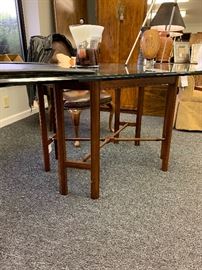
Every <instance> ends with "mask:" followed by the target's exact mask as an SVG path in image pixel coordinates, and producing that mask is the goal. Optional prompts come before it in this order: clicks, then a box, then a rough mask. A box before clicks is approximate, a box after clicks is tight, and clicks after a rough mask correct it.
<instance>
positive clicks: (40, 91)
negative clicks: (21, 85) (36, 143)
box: [38, 85, 50, 172]
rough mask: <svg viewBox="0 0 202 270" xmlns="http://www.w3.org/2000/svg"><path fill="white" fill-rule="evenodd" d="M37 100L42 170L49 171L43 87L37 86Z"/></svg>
mask: <svg viewBox="0 0 202 270" xmlns="http://www.w3.org/2000/svg"><path fill="white" fill-rule="evenodd" d="M38 98H39V120H40V130H41V141H42V148H43V158H44V169H45V171H46V172H47V171H50V158H49V150H48V145H49V142H48V130H47V124H46V112H45V106H44V86H43V85H38Z"/></svg>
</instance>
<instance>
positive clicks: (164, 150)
mask: <svg viewBox="0 0 202 270" xmlns="http://www.w3.org/2000/svg"><path fill="white" fill-rule="evenodd" d="M176 96H177V85H176V84H171V85H169V86H168V90H167V98H166V109H165V117H164V125H163V138H165V140H163V141H162V144H161V158H162V170H163V171H167V170H168V161H169V155H170V145H171V138H172V130H173V119H174V113H175V102H176Z"/></svg>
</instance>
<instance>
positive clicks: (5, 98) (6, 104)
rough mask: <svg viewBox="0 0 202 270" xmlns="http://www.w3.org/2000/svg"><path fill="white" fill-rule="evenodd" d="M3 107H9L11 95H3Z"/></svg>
mask: <svg viewBox="0 0 202 270" xmlns="http://www.w3.org/2000/svg"><path fill="white" fill-rule="evenodd" d="M3 107H4V108H9V107H10V105H9V96H4V97H3Z"/></svg>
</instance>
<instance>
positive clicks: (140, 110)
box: [135, 87, 144, 145]
mask: <svg viewBox="0 0 202 270" xmlns="http://www.w3.org/2000/svg"><path fill="white" fill-rule="evenodd" d="M143 104H144V87H139V89H138V102H137V113H136V121H135V122H136V124H135V138H140V135H141V125H142V114H143ZM135 145H140V141H135Z"/></svg>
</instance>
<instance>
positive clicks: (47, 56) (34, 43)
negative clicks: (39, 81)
mask: <svg viewBox="0 0 202 270" xmlns="http://www.w3.org/2000/svg"><path fill="white" fill-rule="evenodd" d="M57 53H63V54H65V55H69V56H74V55H75V54H76V51H75V49H74V48H73V46H72V44H71V42H70V41H69V40H68V39H67V38H66V37H65V36H64V35H61V34H59V33H55V34H51V35H49V36H47V37H45V36H40V35H37V36H32V37H31V38H30V44H29V48H28V54H27V62H42V63H57V58H56V54H57ZM27 94H28V100H29V106H30V107H32V106H33V103H34V100H36V86H35V85H28V86H27Z"/></svg>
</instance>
